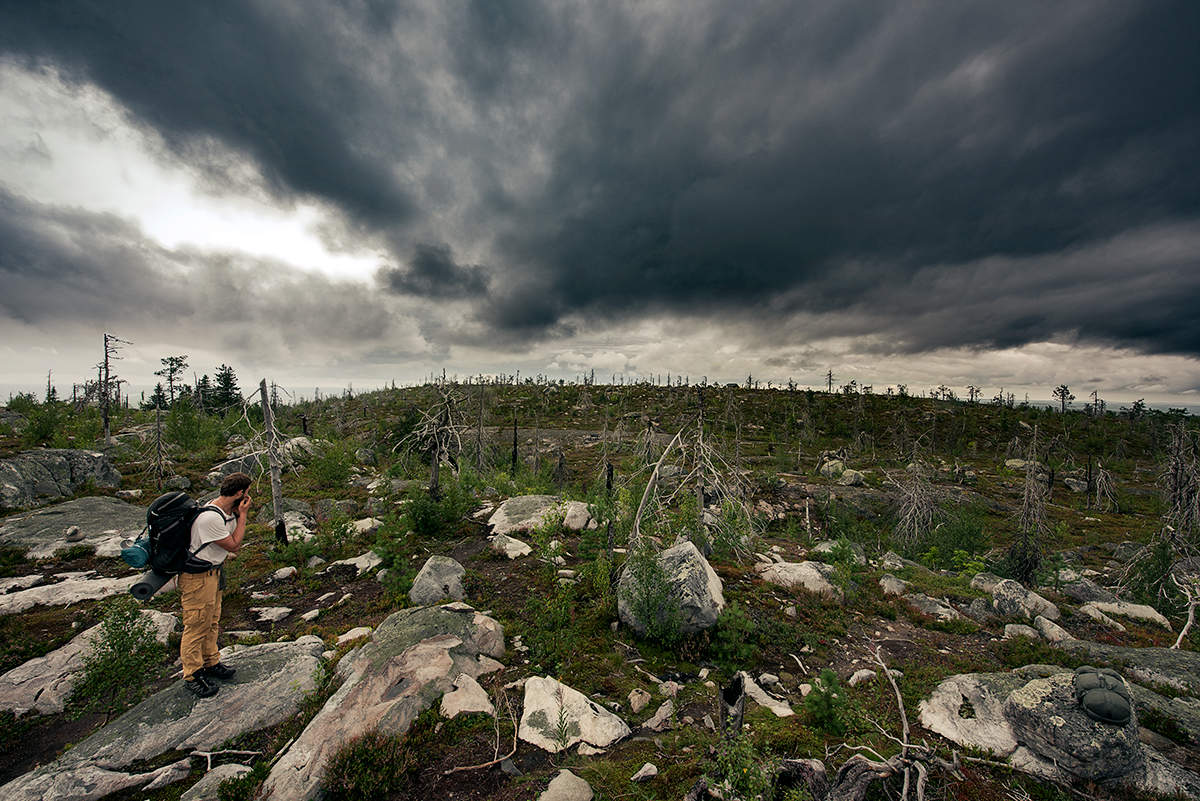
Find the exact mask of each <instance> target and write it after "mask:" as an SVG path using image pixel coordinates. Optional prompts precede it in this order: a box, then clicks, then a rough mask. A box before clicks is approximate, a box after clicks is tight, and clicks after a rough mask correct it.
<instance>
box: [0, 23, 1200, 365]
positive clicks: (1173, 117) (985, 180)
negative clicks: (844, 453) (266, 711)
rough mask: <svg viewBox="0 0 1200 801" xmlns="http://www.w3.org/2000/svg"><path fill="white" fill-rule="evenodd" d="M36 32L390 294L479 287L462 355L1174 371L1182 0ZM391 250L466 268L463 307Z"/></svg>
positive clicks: (1191, 46)
mask: <svg viewBox="0 0 1200 801" xmlns="http://www.w3.org/2000/svg"><path fill="white" fill-rule="evenodd" d="M62 8H64V7H63V6H60V5H54V6H50V5H49V4H35V3H28V4H10V5H9V6H7V7H6V10H5V11H3V12H0V30H3V31H4V33H0V43H2V45H3V48H4V50H5V51H7V52H9V53H10V54H15V55H16V56H18V57H20V58H22V59H26V60H28V61H30V62H31V63H48V64H53V65H56V66H57V67H58V68H59V69H60V70H66V71H68V72H69V74H71V75H77V76H79V77H80V78H81V79H85V80H90V81H94V82H95V83H97V84H99V85H100V86H102V87H104V88H105V89H107V90H108V91H110V92H112V93H113V94H114V95H115V96H116V97H117V98H118V99H119V100H120V101H121V102H122V103H124V104H125V105H126V106H127V107H128V108H129V110H130V112H131V113H132V114H133V115H135V116H136V117H137V118H138V119H140V120H141V121H143V122H144V123H145V124H147V125H150V126H153V127H154V128H155V129H156V130H158V131H160V132H161V133H162V135H163V136H164V138H165V139H166V141H167V142H168V143H169V144H171V145H172V146H174V147H175V149H176V152H177V154H178V155H180V156H181V157H184V158H189V157H192V156H190V154H191V153H192V151H193V150H194V149H195V148H196V147H197V142H203V141H204V140H205V139H206V138H213V139H216V140H219V141H220V142H222V143H223V144H225V145H227V146H229V147H232V148H233V149H234V150H235V151H236V152H238V153H241V154H245V155H247V156H249V157H250V158H252V159H254V160H255V162H256V163H257V165H258V166H259V169H260V170H261V171H262V173H263V175H264V176H265V178H266V179H267V181H268V183H269V185H270V186H271V187H272V188H273V189H274V190H275V191H276V192H277V193H279V194H280V195H281V196H285V197H286V196H288V195H289V194H291V193H296V194H300V195H306V196H315V197H318V198H321V199H323V200H325V201H328V202H329V203H331V204H333V205H334V206H335V207H336V208H337V209H340V210H341V211H342V212H343V213H344V214H345V215H346V217H347V219H348V227H347V231H346V232H342V233H341V234H340V235H339V237H338V241H342V242H352V241H353V240H354V237H355V236H356V235H357V234H356V232H358V231H362V232H365V233H364V234H363V235H364V236H375V237H377V240H376V241H381V242H384V243H386V246H387V247H388V248H389V249H390V250H391V255H392V260H393V264H401V265H405V264H406V265H407V266H406V267H395V266H389V267H387V268H385V269H384V270H383V271H381V278H383V279H385V282H386V283H387V284H388V285H390V287H391V288H392V289H394V290H397V291H401V292H408V293H416V294H423V295H426V296H429V297H433V298H438V297H454V298H462V297H472V296H475V295H477V294H478V303H477V308H476V313H477V321H478V322H479V323H480V324H482V325H483V326H484V327H485V330H484V335H485V336H486V327H489V326H490V327H491V328H492V329H493V330H494V331H495V332H496V334H497V337H498V338H499V339H508V338H515V339H528V340H532V339H536V338H538V337H545V336H557V335H560V334H562V333H564V332H570V331H571V330H573V328H572V327H573V326H581V325H585V324H586V325H589V326H601V325H604V324H605V323H606V322H612V321H620V320H628V319H636V318H637V317H639V316H645V315H653V314H665V315H705V314H707V315H728V316H738V317H756V318H757V319H759V320H760V321H761V322H762V323H763V325H764V326H768V325H772V324H775V323H786V322H788V321H789V320H792V319H794V318H795V317H797V316H806V315H807V316H813V317H817V318H820V319H822V320H823V325H824V326H825V329H824V330H827V331H829V332H834V333H838V334H843V335H847V336H854V335H861V334H864V333H872V334H880V333H886V335H887V336H888V338H889V342H890V343H891V344H890V345H889V347H894V348H895V349H897V350H910V351H919V350H922V349H929V348H935V347H939V346H944V345H960V344H966V345H974V346H979V347H997V346H1005V345H1019V344H1022V343H1025V342H1030V341H1040V340H1045V339H1048V338H1054V337H1078V338H1081V339H1086V340H1098V341H1105V342H1115V343H1118V344H1127V345H1131V346H1134V347H1137V348H1140V349H1143V350H1146V351H1164V352H1178V353H1185V354H1191V355H1196V354H1200V333H1198V332H1197V330H1196V325H1195V324H1194V323H1192V322H1191V321H1192V320H1193V319H1194V318H1195V315H1194V314H1192V313H1189V312H1188V311H1187V310H1188V309H1192V308H1195V306H1196V304H1197V303H1198V302H1200V287H1198V286H1197V283H1196V280H1195V278H1194V276H1195V275H1196V274H1197V273H1198V272H1200V269H1198V265H1197V263H1196V256H1195V255H1194V254H1195V253H1196V252H1197V251H1196V250H1194V249H1193V250H1191V251H1190V252H1188V251H1184V252H1175V251H1171V250H1170V248H1171V243H1172V242H1178V241H1181V240H1187V241H1191V237H1192V236H1193V234H1194V231H1195V228H1196V221H1197V219H1198V218H1200V179H1198V178H1197V175H1198V173H1197V172H1196V170H1195V169H1194V165H1195V164H1197V163H1200V48H1197V47H1196V46H1195V42H1196V32H1197V30H1200V4H1196V3H1192V2H1155V1H1154V0H1149V1H1148V2H1141V3H1131V4H1095V3H1092V2H1062V3H1054V4H1045V3H1035V2H1030V3H1021V2H1018V3H950V4H947V3H905V4H879V3H876V2H865V1H862V2H855V1H853V0H847V1H846V2H840V3H833V4H828V3H794V2H782V1H781V0H780V1H779V2H759V3H745V2H730V1H727V0H711V1H710V2H699V1H698V0H697V1H696V2H677V3H648V2H647V3H632V4H612V3H574V4H566V3H560V2H553V3H551V2H536V0H521V2H501V0H491V1H490V2H477V3H464V4H430V5H425V6H418V7H417V9H416V10H412V9H410V8H408V7H404V10H401V11H395V12H392V11H390V9H391V8H396V7H395V6H389V5H388V4H382V3H377V4H365V3H346V4H343V5H341V6H337V7H334V6H327V5H323V4H322V5H309V4H266V3H261V4H255V3H245V2H237V3H231V4H228V5H214V4H184V5H181V6H180V5H170V4H161V3H144V4H115V5H112V6H107V5H97V6H89V7H88V8H89V9H91V10H90V11H86V12H84V11H80V10H79V9H78V8H74V9H72V10H70V11H64V10H60V9H62ZM431 165H432V166H431ZM444 228H446V229H449V230H443V229H444ZM414 232H415V233H414ZM464 238H466V239H468V240H470V241H471V244H472V245H473V247H471V248H470V249H467V250H464V249H463V248H462V247H461V245H460V242H461V240H462V239H464ZM418 242H449V243H451V244H452V245H453V246H454V248H455V250H456V251H458V252H470V253H485V254H486V255H483V256H478V257H476V258H474V259H472V260H473V261H474V260H477V261H480V262H483V263H485V264H487V265H488V268H487V269H488V270H489V278H490V288H491V292H490V294H488V295H486V296H484V295H482V294H481V293H477V290H479V289H480V288H482V287H483V285H484V282H485V279H484V273H483V272H482V271H480V270H479V269H477V268H473V267H463V266H461V265H459V264H457V263H456V262H454V260H453V258H452V257H451V254H450V252H449V250H446V251H445V252H444V253H440V254H439V253H433V255H432V256H430V257H429V258H428V259H427V260H424V261H423V260H422V257H421V256H420V252H418V257H417V258H415V259H414V258H411V253H412V252H413V251H412V249H413V248H414V247H415V245H416V243H418ZM1131 242H1133V243H1136V245H1130V244H1129V243H1131ZM1168 251H1170V252H1168ZM1080 254H1093V255H1098V256H1102V257H1103V258H1102V259H1101V261H1102V264H1100V265H1094V266H1092V267H1091V268H1089V267H1088V265H1087V264H1084V263H1083V262H1082V261H1081V259H1082V258H1085V257H1082V256H1080Z"/></svg>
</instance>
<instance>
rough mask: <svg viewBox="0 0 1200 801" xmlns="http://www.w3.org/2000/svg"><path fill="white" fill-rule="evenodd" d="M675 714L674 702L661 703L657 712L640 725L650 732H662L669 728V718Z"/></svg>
mask: <svg viewBox="0 0 1200 801" xmlns="http://www.w3.org/2000/svg"><path fill="white" fill-rule="evenodd" d="M674 714H675V702H674V701H671V700H669V699H668V700H666V701H663V703H662V705H661V706H660V707H659V708H658V711H657V712H655V713H654V716H653V717H651V718H650V719H649V720H647V721H646V722H645V723H643V724H642V725H643V726H645V727H646V728H647V729H649V730H650V731H664V730H665V729H669V728H670V727H671V717H672V716H673V715H674Z"/></svg>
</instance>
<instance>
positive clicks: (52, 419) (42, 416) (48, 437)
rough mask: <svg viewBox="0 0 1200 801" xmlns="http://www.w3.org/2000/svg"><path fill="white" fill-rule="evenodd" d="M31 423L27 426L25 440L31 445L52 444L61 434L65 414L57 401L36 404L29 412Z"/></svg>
mask: <svg viewBox="0 0 1200 801" xmlns="http://www.w3.org/2000/svg"><path fill="white" fill-rule="evenodd" d="M27 416H28V419H29V425H27V426H26V427H25V441H26V442H28V443H29V444H30V445H52V444H54V440H55V438H56V437H57V436H58V435H59V428H60V427H61V425H62V423H63V417H64V414H63V412H62V408H61V407H60V406H59V404H57V403H53V402H51V403H45V404H42V405H41V406H35V407H33V408H32V409H30V411H29V413H28V415H27Z"/></svg>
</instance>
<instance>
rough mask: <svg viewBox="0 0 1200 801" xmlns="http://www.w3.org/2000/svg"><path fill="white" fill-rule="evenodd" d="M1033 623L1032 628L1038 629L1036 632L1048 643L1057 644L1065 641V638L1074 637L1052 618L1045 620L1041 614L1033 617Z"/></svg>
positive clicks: (1071, 638)
mask: <svg viewBox="0 0 1200 801" xmlns="http://www.w3.org/2000/svg"><path fill="white" fill-rule="evenodd" d="M1033 625H1034V628H1036V629H1037V630H1038V633H1039V634H1041V635H1042V636H1043V637H1044V638H1045V639H1046V642H1048V643H1054V644H1058V643H1062V642H1066V641H1067V640H1073V639H1075V638H1074V637H1073V636H1072V635H1071V633H1070V632H1068V631H1067V630H1066V629H1064V628H1063V627H1062V626H1060V625H1058V624H1057V623H1055V622H1054V621H1052V620H1047V619H1046V618H1044V617H1042V616H1041V615H1038V616H1037V617H1035V618H1034V619H1033Z"/></svg>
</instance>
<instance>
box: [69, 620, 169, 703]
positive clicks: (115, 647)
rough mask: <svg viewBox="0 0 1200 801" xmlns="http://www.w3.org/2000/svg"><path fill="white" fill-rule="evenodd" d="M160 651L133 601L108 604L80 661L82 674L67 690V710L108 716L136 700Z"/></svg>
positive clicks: (147, 621) (159, 645)
mask: <svg viewBox="0 0 1200 801" xmlns="http://www.w3.org/2000/svg"><path fill="white" fill-rule="evenodd" d="M163 656H164V649H163V646H162V644H161V643H159V642H158V640H156V639H155V638H154V629H153V627H152V626H151V624H150V621H149V620H148V619H146V617H145V616H143V615H142V613H141V609H140V607H139V606H138V603H137V602H136V601H135V600H133V598H130V597H127V596H118V597H116V598H113V599H112V600H110V601H109V602H108V603H107V605H106V607H105V613H104V621H103V622H102V623H101V624H100V631H99V633H98V635H97V636H96V638H95V639H94V640H93V641H92V648H91V650H90V651H89V652H88V653H87V655H86V656H84V658H83V670H81V671H80V672H79V676H78V677H77V678H76V680H75V684H74V686H73V687H72V688H71V697H70V700H69V706H70V707H72V708H73V709H74V710H75V712H76V713H77V714H83V713H84V712H103V713H104V714H105V715H106V716H109V715H112V713H113V712H116V711H118V710H120V709H122V708H124V707H125V706H126V705H128V704H130V703H132V702H133V701H135V700H137V697H138V696H139V695H140V694H141V693H142V690H143V688H144V687H145V686H146V684H147V680H148V678H149V677H150V674H151V673H152V672H153V670H154V668H155V667H156V666H157V665H158V664H159V663H160V662H162V660H163Z"/></svg>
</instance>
